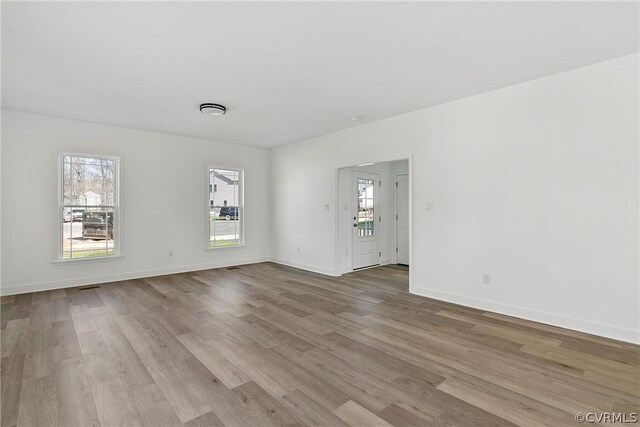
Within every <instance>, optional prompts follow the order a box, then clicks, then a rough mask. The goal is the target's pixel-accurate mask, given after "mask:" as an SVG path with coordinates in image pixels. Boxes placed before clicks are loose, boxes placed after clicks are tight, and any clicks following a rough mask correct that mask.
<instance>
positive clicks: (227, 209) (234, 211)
mask: <svg viewBox="0 0 640 427" xmlns="http://www.w3.org/2000/svg"><path fill="white" fill-rule="evenodd" d="M220 218H223V219H226V220H227V221H229V220H231V219H238V207H237V206H223V207H221V208H220Z"/></svg>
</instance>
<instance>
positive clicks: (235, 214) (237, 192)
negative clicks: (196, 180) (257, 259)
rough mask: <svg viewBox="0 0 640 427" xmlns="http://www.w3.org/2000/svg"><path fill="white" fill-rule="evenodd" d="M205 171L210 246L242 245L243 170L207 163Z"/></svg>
mask: <svg viewBox="0 0 640 427" xmlns="http://www.w3.org/2000/svg"><path fill="white" fill-rule="evenodd" d="M208 172H209V201H208V206H209V218H208V219H209V227H208V230H209V247H210V248H217V247H226V246H238V245H241V244H242V220H243V213H244V212H243V206H242V171H241V170H238V169H228V168H213V167H210V168H209V171H208ZM212 190H213V191H212Z"/></svg>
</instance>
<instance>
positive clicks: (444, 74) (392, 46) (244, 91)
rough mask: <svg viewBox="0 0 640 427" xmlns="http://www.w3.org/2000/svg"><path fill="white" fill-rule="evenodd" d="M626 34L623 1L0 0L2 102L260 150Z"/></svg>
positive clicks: (634, 24) (634, 32)
mask: <svg viewBox="0 0 640 427" xmlns="http://www.w3.org/2000/svg"><path fill="white" fill-rule="evenodd" d="M638 31H639V30H638V2H626V3H613V2H584V3H583V2H539V3H538V2H531V3H525V2H495V3H487V2H475V3H462V2H428V3H427V2H422V3H420V2H410V3H400V2H349V3H338V2H328V3H310V2H300V3H266V2H259V3H248V2H239V3H217V2H216V3H213V2H207V3H205V2H189V3H179V2H68V3H67V2H65V3H62V2H60V3H58V2H43V3H34V2H6V1H3V2H2V106H3V108H9V109H15V110H25V111H32V112H37V113H44V114H50V115H56V116H63V117H71V118H77V119H82V120H89V121H95V122H102V123H109V124H115V125H120V126H127V127H132V128H139V129H149V130H156V131H162V132H169V133H174V134H180V135H189V136H195V137H200V138H206V139H211V140H219V141H226V142H231V143H241V144H250V145H257V146H264V147H272V146H276V145H280V144H285V143H289V142H294V141H298V140H302V139H306V138H309V137H312V136H316V135H320V134H324V133H328V132H332V131H336V130H339V129H344V128H347V127H352V126H357V125H358V124H361V123H367V122H370V121H374V120H379V119H382V118H385V117H390V116H394V115H397V114H401V113H405V112H408V111H412V110H417V109H420V108H424V107H429V106H433V105H437V104H441V103H443V102H446V101H450V100H453V99H457V98H462V97H465V96H469V95H473V94H477V93H481V92H486V91H488V90H492V89H496V88H499V87H504V86H508V85H512V84H514V83H518V82H523V81H527V80H531V79H534V78H537V77H542V76H545V75H549V74H553V73H557V72H560V71H564V70H568V69H572V68H576V67H580V66H583V65H587V64H590V63H594V62H599V61H603V60H606V59H610V58H614V57H618V56H622V55H626V54H629V53H632V52H637V51H638V50H639V47H638V45H639V41H638ZM203 102H215V103H221V104H224V105H226V106H227V108H228V113H227V115H226V116H224V117H222V118H214V117H207V116H203V115H202V114H200V112H199V111H198V105H199V104H200V103H203ZM352 116H361V117H362V120H361V121H359V122H352V121H351V117H352Z"/></svg>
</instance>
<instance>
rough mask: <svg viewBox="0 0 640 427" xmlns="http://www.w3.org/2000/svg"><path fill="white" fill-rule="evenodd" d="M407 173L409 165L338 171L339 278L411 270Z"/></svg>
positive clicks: (371, 165) (391, 163)
mask: <svg viewBox="0 0 640 427" xmlns="http://www.w3.org/2000/svg"><path fill="white" fill-rule="evenodd" d="M409 173H410V172H409V161H408V160H406V159H405V160H395V161H386V162H377V163H368V164H363V165H357V166H350V167H344V168H340V169H338V177H337V178H338V192H337V195H338V200H337V206H338V209H337V222H338V223H337V253H338V260H337V261H338V271H339V272H340V274H344V273H348V272H351V271H356V270H363V269H367V268H371V267H377V266H381V265H388V264H400V265H405V266H408V265H409V263H410V261H409V255H410V219H409V218H410V208H409V206H410V200H409V199H410V192H409V183H410V179H409V178H410V175H409Z"/></svg>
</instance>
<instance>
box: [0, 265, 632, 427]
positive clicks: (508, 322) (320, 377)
mask: <svg viewBox="0 0 640 427" xmlns="http://www.w3.org/2000/svg"><path fill="white" fill-rule="evenodd" d="M407 283H408V271H407V269H406V268H404V267H399V266H386V267H379V268H375V269H370V270H364V271H360V272H356V273H352V274H348V275H345V276H343V277H340V278H331V277H327V276H321V275H318V274H313V273H308V272H303V271H301V270H296V269H293V268H288V267H284V266H280V265H276V264H271V263H262V264H254V265H247V266H242V267H232V268H227V269H216V270H207V271H200V272H193V273H184V274H175V275H170V276H162V277H154V278H148V279H139V280H130V281H123V282H118V283H110V284H102V285H99V286H98V287H93V288H88V289H84V290H82V289H79V288H71V289H62V290H55V291H47V292H38V293H31V294H23V295H18V296H15V297H5V298H3V300H2V302H3V304H2V347H1V350H2V426H14V425H18V426H37V427H39V426H93V425H95V426H100V425H101V426H119V425H127V426H134V425H144V426H164V425H167V426H169V425H171V426H173V425H187V426H218V425H227V426H252V427H253V426H271V425H278V426H280V425H291V426H293V425H325V426H345V425H351V426H374V425H375V426H378V425H379V426H387V425H397V426H414V425H416V426H417V425H427V426H450V425H455V426H490V425H491V426H498V425H500V426H508V425H529V426H561V425H575V422H574V414H575V413H576V412H611V411H615V412H624V411H626V412H633V411H638V410H639V405H640V379H639V376H640V369H639V366H640V352H639V349H638V346H634V345H631V344H626V343H622V342H618V341H613V340H608V339H604V338H599V337H595V336H590V335H586V334H581V333H578V332H574V331H569V330H565V329H560V328H555V327H551V326H547V325H543V324H538V323H533V322H528V321H524V320H521V319H517V318H510V317H506V316H502V315H497V314H494V313H489V312H483V311H480V310H474V309H469V308H465V307H462V306H457V305H453V304H448V303H444V302H441V301H436V300H432V299H428V298H423V297H419V296H415V295H411V294H409V293H408V292H407Z"/></svg>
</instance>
